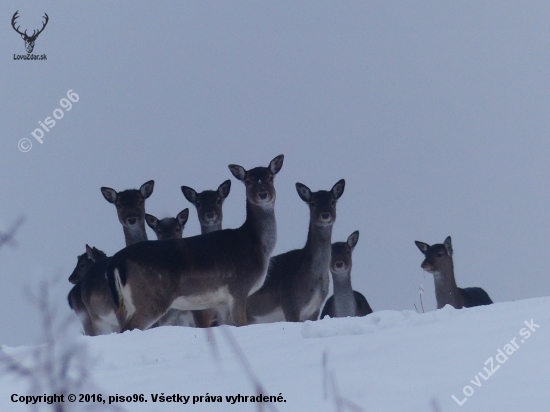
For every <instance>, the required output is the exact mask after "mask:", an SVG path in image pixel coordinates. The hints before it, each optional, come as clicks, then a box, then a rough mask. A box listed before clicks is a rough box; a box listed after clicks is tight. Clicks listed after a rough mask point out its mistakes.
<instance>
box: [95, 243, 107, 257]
mask: <svg viewBox="0 0 550 412" xmlns="http://www.w3.org/2000/svg"><path fill="white" fill-rule="evenodd" d="M92 252H93V255H94V261H96V260H99V259H103V258H105V257H107V255H106V254H105V253H104V252H103V251H101V250H99V249H98V248H96V247H95V246H94V247H93V248H92Z"/></svg>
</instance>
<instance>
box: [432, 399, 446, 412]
mask: <svg viewBox="0 0 550 412" xmlns="http://www.w3.org/2000/svg"><path fill="white" fill-rule="evenodd" d="M430 406H431V407H432V410H433V412H443V410H442V409H441V406H440V405H439V402H438V401H437V399H435V398H433V399H432V401H431V402H430Z"/></svg>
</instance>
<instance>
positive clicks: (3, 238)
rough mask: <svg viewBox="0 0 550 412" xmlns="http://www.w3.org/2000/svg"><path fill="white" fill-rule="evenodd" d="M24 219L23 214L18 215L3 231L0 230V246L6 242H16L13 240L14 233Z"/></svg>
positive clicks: (13, 243) (12, 243) (14, 243)
mask: <svg viewBox="0 0 550 412" xmlns="http://www.w3.org/2000/svg"><path fill="white" fill-rule="evenodd" d="M25 219H26V217H25V216H21V217H19V219H17V220H16V221H15V223H14V224H13V225H11V227H10V228H9V229H8V230H7V231H6V232H5V233H2V232H0V248H1V247H2V246H4V245H5V244H8V243H9V244H11V245H16V244H17V242H16V240H15V233H17V231H18V230H19V228H20V227H21V225H22V224H23V222H24V221H25Z"/></svg>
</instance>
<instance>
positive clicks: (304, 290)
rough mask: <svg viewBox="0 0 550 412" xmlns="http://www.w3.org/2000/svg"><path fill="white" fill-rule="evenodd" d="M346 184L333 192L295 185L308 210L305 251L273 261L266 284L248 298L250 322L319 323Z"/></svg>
mask: <svg viewBox="0 0 550 412" xmlns="http://www.w3.org/2000/svg"><path fill="white" fill-rule="evenodd" d="M345 183H346V182H345V180H344V179H341V180H339V181H338V182H337V183H336V184H335V185H334V186H333V187H332V189H330V190H319V191H317V192H312V191H311V190H310V189H309V188H308V187H307V186H306V185H304V184H302V183H296V191H297V192H298V195H299V196H300V198H301V199H302V200H303V201H304V202H305V203H306V204H307V205H308V207H309V216H310V220H309V229H308V234H307V241H306V244H305V246H304V247H303V248H302V249H295V250H291V251H289V252H286V253H283V254H281V255H277V256H274V257H272V258H271V260H270V263H269V271H268V274H267V279H266V281H265V283H264V285H263V286H262V287H261V289H259V290H258V291H257V292H256V293H254V294H253V295H251V296H250V297H249V298H248V304H247V315H248V320H249V322H250V323H268V322H279V321H287V322H303V321H305V320H317V318H318V317H319V312H320V309H321V305H322V304H323V302H324V301H325V299H326V297H327V295H328V285H329V275H328V272H329V265H330V256H331V236H332V226H333V225H334V222H335V221H336V202H337V201H338V199H339V198H340V197H341V196H342V194H343V193H344V187H345Z"/></svg>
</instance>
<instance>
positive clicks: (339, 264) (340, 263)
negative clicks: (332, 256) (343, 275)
mask: <svg viewBox="0 0 550 412" xmlns="http://www.w3.org/2000/svg"><path fill="white" fill-rule="evenodd" d="M344 265H345V264H344V261H343V260H337V261H336V262H334V263H333V266H334V268H335V269H344Z"/></svg>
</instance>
